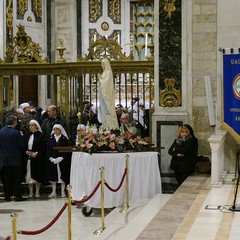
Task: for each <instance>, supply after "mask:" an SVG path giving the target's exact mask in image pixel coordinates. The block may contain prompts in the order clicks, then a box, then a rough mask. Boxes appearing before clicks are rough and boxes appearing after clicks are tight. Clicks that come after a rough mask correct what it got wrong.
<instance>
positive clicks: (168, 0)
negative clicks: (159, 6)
mask: <svg viewBox="0 0 240 240" xmlns="http://www.w3.org/2000/svg"><path fill="white" fill-rule="evenodd" d="M175 2H176V0H164V5H165V6H164V11H165V12H167V16H168V17H169V18H170V17H171V16H172V13H173V12H175V11H176V7H175V5H174V4H175Z"/></svg>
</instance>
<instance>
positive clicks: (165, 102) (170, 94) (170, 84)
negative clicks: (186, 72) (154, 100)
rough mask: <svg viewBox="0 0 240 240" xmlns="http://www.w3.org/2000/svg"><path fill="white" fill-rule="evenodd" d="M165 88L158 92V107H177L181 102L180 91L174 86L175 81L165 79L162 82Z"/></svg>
mask: <svg viewBox="0 0 240 240" xmlns="http://www.w3.org/2000/svg"><path fill="white" fill-rule="evenodd" d="M164 83H165V85H166V88H165V89H164V90H162V91H160V101H159V102H160V106H162V107H178V106H180V104H181V102H182V98H181V93H180V90H178V89H176V88H175V87H174V86H175V84H176V79H174V78H166V79H165V80H164Z"/></svg>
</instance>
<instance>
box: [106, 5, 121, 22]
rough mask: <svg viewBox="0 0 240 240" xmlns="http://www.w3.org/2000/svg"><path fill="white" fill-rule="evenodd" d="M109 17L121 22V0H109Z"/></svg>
mask: <svg viewBox="0 0 240 240" xmlns="http://www.w3.org/2000/svg"><path fill="white" fill-rule="evenodd" d="M108 11H109V13H108V15H109V17H110V18H111V19H112V20H113V22H114V23H115V24H116V23H118V24H119V23H121V1H120V0H110V1H109V10H108Z"/></svg>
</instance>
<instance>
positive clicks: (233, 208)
mask: <svg viewBox="0 0 240 240" xmlns="http://www.w3.org/2000/svg"><path fill="white" fill-rule="evenodd" d="M229 211H232V212H240V205H236V206H232V207H230V208H229Z"/></svg>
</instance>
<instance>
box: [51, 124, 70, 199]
mask: <svg viewBox="0 0 240 240" xmlns="http://www.w3.org/2000/svg"><path fill="white" fill-rule="evenodd" d="M68 145H69V138H68V135H67V133H66V131H65V129H64V128H63V127H62V125H60V124H55V125H53V129H52V133H51V136H50V138H49V140H48V142H47V158H48V160H49V161H48V166H49V168H48V169H49V172H48V173H49V175H48V177H49V182H50V183H51V186H52V193H51V194H50V195H49V196H48V197H50V198H55V197H57V192H56V186H57V183H60V184H61V197H66V194H65V187H66V185H67V184H69V179H70V167H71V155H70V154H69V153H65V152H60V151H59V150H58V149H56V147H62V146H68Z"/></svg>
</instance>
